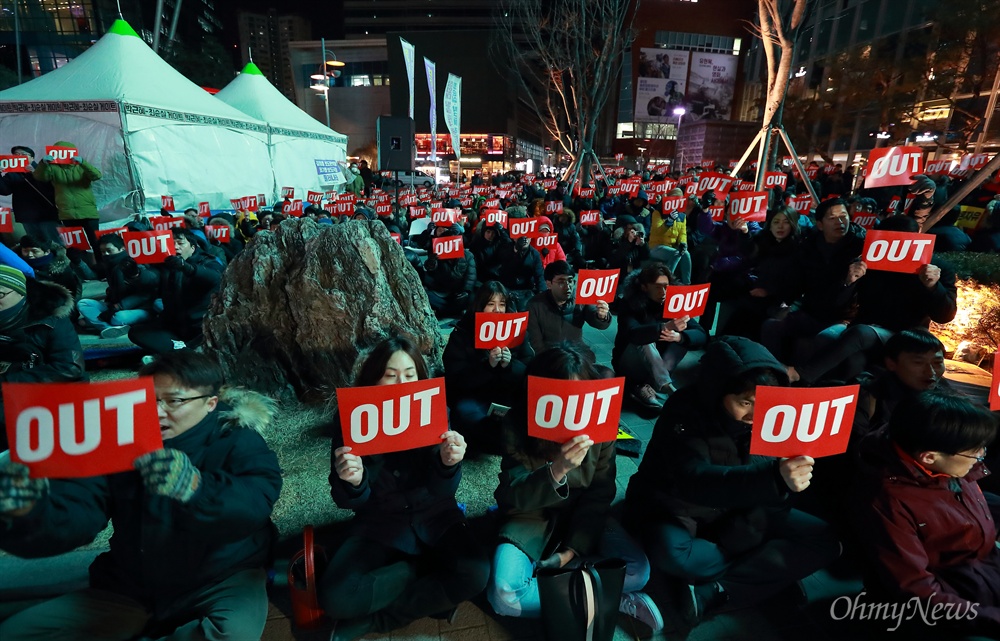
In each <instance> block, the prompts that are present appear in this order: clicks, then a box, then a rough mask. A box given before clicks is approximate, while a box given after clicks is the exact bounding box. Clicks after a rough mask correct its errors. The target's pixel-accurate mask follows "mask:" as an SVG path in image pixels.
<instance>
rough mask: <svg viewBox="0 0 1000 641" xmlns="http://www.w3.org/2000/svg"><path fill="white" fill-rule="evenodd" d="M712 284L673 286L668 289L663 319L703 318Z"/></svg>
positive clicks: (664, 302)
mask: <svg viewBox="0 0 1000 641" xmlns="http://www.w3.org/2000/svg"><path fill="white" fill-rule="evenodd" d="M710 288H711V284H710V283H709V284H706V285H671V286H669V287H667V298H666V300H665V301H663V318H666V319H669V318H681V317H684V316H701V315H702V314H704V313H705V306H706V305H707V304H708V291H709V289H710Z"/></svg>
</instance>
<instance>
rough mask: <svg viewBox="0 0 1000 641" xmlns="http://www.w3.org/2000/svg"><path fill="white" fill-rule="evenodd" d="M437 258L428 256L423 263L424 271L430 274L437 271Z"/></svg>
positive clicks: (432, 255) (431, 255)
mask: <svg viewBox="0 0 1000 641" xmlns="http://www.w3.org/2000/svg"><path fill="white" fill-rule="evenodd" d="M437 266H438V257H437V256H435V255H434V254H428V255H427V260H425V261H424V271H427V272H432V271H434V270H435V269H437Z"/></svg>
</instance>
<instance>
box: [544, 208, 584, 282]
mask: <svg viewBox="0 0 1000 641" xmlns="http://www.w3.org/2000/svg"><path fill="white" fill-rule="evenodd" d="M552 222H553V223H554V224H555V232H556V233H557V234H559V245H560V246H562V249H563V253H565V254H566V262H568V263H569V264H570V265H572V266H573V267H575V268H576V269H578V270H579V269H586V267H587V265H586V262H585V261H584V259H583V241H581V240H580V232H578V231H577V229H576V213H575V212H574V211H573V210H572V209H570V208H568V207H563V210H562V212H560V213H559V215H558V216H556V217H555V220H553V221H552Z"/></svg>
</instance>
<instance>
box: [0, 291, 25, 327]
mask: <svg viewBox="0 0 1000 641" xmlns="http://www.w3.org/2000/svg"><path fill="white" fill-rule="evenodd" d="M27 317H28V299H27V298H22V299H21V300H20V301H19V302H18V303H17V304H16V305H14V306H13V307H11V308H9V309H4V310H0V332H2V333H5V334H6V333H9V332H10V331H12V330H15V329H18V328H19V327H21V326H22V325H23V324H24V321H25V319H26V318H27Z"/></svg>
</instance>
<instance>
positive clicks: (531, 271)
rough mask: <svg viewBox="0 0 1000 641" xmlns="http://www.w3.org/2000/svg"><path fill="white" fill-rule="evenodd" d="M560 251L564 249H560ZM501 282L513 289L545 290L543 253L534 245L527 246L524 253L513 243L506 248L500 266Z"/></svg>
mask: <svg viewBox="0 0 1000 641" xmlns="http://www.w3.org/2000/svg"><path fill="white" fill-rule="evenodd" d="M560 251H562V250H561V249H560ZM500 282H501V283H503V284H504V286H505V287H506V288H507V289H509V290H511V291H521V290H528V291H532V292H543V291H545V272H544V269H543V268H542V255H541V254H539V253H538V250H537V249H535V248H534V247H531V246H529V247H527V248H526V249H525V252H524V253H523V254H522V253H521V252H519V251H518V250H517V247H515V246H514V244H513V243H511V244H510V245H509V246H508V247H506V248H505V251H504V252H503V257H502V258H501V266H500Z"/></svg>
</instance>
